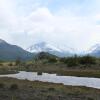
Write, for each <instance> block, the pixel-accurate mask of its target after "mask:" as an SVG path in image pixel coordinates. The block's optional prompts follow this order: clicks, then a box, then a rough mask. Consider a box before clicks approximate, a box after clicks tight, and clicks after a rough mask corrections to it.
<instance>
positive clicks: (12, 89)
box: [0, 78, 100, 100]
mask: <svg viewBox="0 0 100 100" xmlns="http://www.w3.org/2000/svg"><path fill="white" fill-rule="evenodd" d="M0 100H100V90H98V89H91V88H86V87H73V86H64V85H62V84H53V83H43V82H38V81H36V82H31V81H27V80H17V79H11V78H0Z"/></svg>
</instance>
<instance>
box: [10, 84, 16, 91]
mask: <svg viewBox="0 0 100 100" xmlns="http://www.w3.org/2000/svg"><path fill="white" fill-rule="evenodd" d="M10 89H11V90H16V89H18V85H17V84H12V85H11V86H10Z"/></svg>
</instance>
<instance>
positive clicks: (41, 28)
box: [0, 0, 100, 50]
mask: <svg viewBox="0 0 100 100" xmlns="http://www.w3.org/2000/svg"><path fill="white" fill-rule="evenodd" d="M10 1H12V0H8V1H7V0H0V37H1V38H3V39H6V40H8V41H9V42H13V43H15V44H18V45H20V46H23V47H24V48H27V47H28V46H29V45H31V44H33V42H35V41H49V42H53V43H55V44H56V45H58V44H59V45H68V46H70V47H75V48H79V50H83V49H86V48H87V47H89V46H90V45H92V44H94V43H96V42H100V41H99V40H100V33H99V32H100V26H99V25H97V24H96V22H97V21H98V20H100V16H99V14H98V13H97V14H96V15H94V14H93V15H91V14H90V15H88V16H80V15H77V14H74V13H73V11H70V10H69V9H65V8H63V9H61V10H59V11H57V12H55V13H52V12H51V11H50V10H49V8H47V7H41V6H39V7H36V9H33V11H32V12H31V13H30V14H26V15H27V16H21V15H18V14H17V13H16V12H15V11H16V10H15V8H16V7H17V6H16V4H15V3H14V2H10Z"/></svg>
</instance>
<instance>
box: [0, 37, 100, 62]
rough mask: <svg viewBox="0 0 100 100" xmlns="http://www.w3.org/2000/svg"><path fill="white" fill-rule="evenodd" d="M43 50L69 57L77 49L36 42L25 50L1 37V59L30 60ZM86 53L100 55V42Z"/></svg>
mask: <svg viewBox="0 0 100 100" xmlns="http://www.w3.org/2000/svg"><path fill="white" fill-rule="evenodd" d="M41 52H46V53H49V54H52V55H55V56H58V57H68V56H73V55H75V54H76V50H75V49H73V48H70V47H66V46H65V47H57V46H54V45H52V44H50V43H47V42H39V43H36V44H34V45H32V46H30V47H28V48H27V49H26V50H24V49H22V48H21V47H19V46H17V45H11V44H9V43H7V42H6V41H4V40H2V39H0V60H16V59H18V58H20V59H22V60H29V59H32V58H33V57H34V56H36V55H37V54H39V53H41ZM86 54H89V55H91V56H95V57H100V44H96V45H94V46H92V47H91V48H90V49H89V50H88V51H87V53H86ZM86 54H84V55H86Z"/></svg>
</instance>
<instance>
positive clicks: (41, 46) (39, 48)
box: [27, 42, 75, 53]
mask: <svg viewBox="0 0 100 100" xmlns="http://www.w3.org/2000/svg"><path fill="white" fill-rule="evenodd" d="M27 51H29V52H37V53H38V52H53V51H55V52H59V53H62V52H67V53H68V52H69V53H75V50H74V49H73V48H69V47H66V46H62V47H57V46H54V45H51V44H49V43H46V42H39V43H37V44H34V45H32V46H30V47H29V48H28V49H27Z"/></svg>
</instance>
